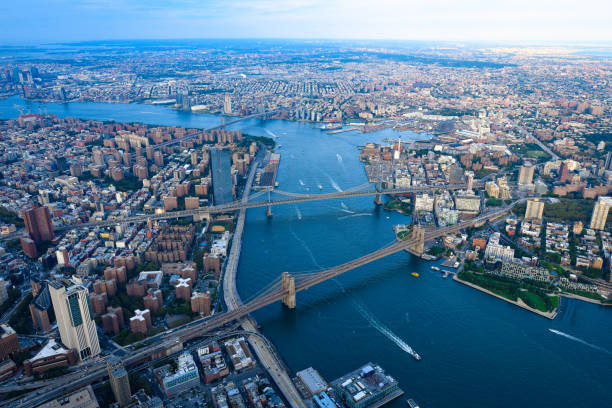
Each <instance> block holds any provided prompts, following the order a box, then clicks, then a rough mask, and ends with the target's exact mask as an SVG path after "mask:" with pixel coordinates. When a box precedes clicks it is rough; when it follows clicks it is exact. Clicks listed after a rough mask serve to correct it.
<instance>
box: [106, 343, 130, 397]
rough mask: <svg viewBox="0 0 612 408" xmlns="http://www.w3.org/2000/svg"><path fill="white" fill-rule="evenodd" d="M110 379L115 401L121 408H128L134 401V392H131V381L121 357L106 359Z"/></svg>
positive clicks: (113, 356)
mask: <svg viewBox="0 0 612 408" xmlns="http://www.w3.org/2000/svg"><path fill="white" fill-rule="evenodd" d="M106 368H107V369H108V378H109V382H110V386H111V389H112V390H113V394H114V395H115V401H117V404H119V406H120V407H121V408H123V407H127V406H128V405H129V404H130V402H131V401H132V391H131V390H130V379H129V377H128V373H127V371H126V370H125V367H124V366H123V363H122V362H121V360H120V359H119V357H117V356H115V355H111V356H110V357H107V359H106Z"/></svg>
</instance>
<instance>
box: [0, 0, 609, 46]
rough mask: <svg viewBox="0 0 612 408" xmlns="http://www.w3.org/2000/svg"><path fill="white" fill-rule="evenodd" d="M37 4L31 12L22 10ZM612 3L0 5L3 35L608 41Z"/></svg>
mask: <svg viewBox="0 0 612 408" xmlns="http://www.w3.org/2000/svg"><path fill="white" fill-rule="evenodd" d="M24 9H27V10H28V12H27V13H24V12H23V10H24ZM611 14H612V6H610V4H609V3H608V2H604V1H601V0H587V1H585V2H580V3H571V4H561V5H559V4H557V3H555V2H551V1H548V0H545V1H536V2H528V1H526V0H520V1H518V2H514V3H513V4H512V5H508V4H488V3H484V2H482V1H474V0H469V1H463V2H460V3H456V2H451V1H448V0H436V1H435V2H433V3H431V2H430V3H428V4H413V3H406V2H402V1H395V0H384V1H382V2H376V3H371V2H366V1H363V0H358V1H351V2H348V1H345V0H335V1H331V2H323V1H320V0H291V1H287V2H282V3H279V2H276V1H270V0H260V1H257V2H245V1H241V0H231V1H227V2H221V1H217V0H214V1H207V2H204V4H202V3H200V2H196V1H191V0H179V1H172V2H165V1H154V2H144V1H141V0H137V1H132V2H126V1H123V0H111V1H108V0H105V1H102V0H87V1H83V2H73V1H70V0H52V1H48V2H46V1H45V2H43V1H40V0H27V1H26V2H25V3H20V4H19V5H18V4H17V3H6V4H4V5H2V6H0V16H1V17H0V23H1V24H2V26H3V27H4V30H3V32H2V35H1V36H0V43H3V44H12V43H46V42H62V41H87V40H117V39H183V38H232V39H236V38H262V39H263V38H289V39H373V40H384V39H388V40H425V41H487V42H491V41H492V42H555V43H563V42H596V43H601V42H609V41H611V40H612V27H611V26H610V25H609V24H608V23H609V16H610V15H611Z"/></svg>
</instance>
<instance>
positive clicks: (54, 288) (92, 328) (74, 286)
mask: <svg viewBox="0 0 612 408" xmlns="http://www.w3.org/2000/svg"><path fill="white" fill-rule="evenodd" d="M49 293H50V294H51V302H52V303H53V310H54V311H55V318H56V320H57V327H58V329H59V332H60V338H61V339H62V343H64V345H65V346H66V347H68V348H70V349H74V350H76V351H77V354H78V356H79V359H80V360H85V359H88V358H90V357H94V356H97V355H98V354H100V344H99V342H98V333H97V332H96V324H95V323H94V321H93V311H92V310H91V305H90V302H89V293H88V292H87V289H86V288H85V287H84V286H83V285H80V284H78V283H76V282H73V281H69V280H66V279H61V280H55V281H52V282H50V283H49Z"/></svg>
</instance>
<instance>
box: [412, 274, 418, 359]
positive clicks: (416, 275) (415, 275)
mask: <svg viewBox="0 0 612 408" xmlns="http://www.w3.org/2000/svg"><path fill="white" fill-rule="evenodd" d="M412 276H414V277H415V278H418V277H419V274H418V273H416V272H412ZM417 355H418V354H417ZM419 359H420V358H418V359H417V360H419Z"/></svg>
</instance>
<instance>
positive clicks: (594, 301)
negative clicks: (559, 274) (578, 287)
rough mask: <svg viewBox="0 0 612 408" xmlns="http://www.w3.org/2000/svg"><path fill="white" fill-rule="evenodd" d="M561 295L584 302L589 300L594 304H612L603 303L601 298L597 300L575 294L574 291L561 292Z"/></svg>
mask: <svg viewBox="0 0 612 408" xmlns="http://www.w3.org/2000/svg"><path fill="white" fill-rule="evenodd" d="M559 296H563V297H565V298H568V299H577V300H582V301H583V302H589V303H593V304H594V305H599V306H612V303H603V302H602V301H600V300H595V299H591V298H588V297H584V296H580V295H574V294H573V293H560V294H559Z"/></svg>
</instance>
